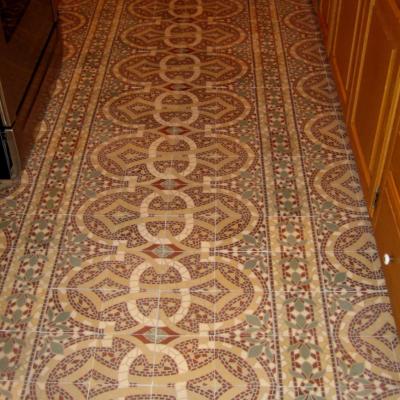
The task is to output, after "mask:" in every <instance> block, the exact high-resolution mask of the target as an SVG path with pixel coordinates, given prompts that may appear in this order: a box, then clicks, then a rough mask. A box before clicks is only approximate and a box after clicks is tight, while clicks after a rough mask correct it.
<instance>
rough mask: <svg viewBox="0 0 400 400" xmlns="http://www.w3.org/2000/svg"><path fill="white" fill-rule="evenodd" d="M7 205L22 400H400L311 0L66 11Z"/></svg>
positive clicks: (16, 386) (4, 321) (8, 394)
mask: <svg viewBox="0 0 400 400" xmlns="http://www.w3.org/2000/svg"><path fill="white" fill-rule="evenodd" d="M59 11H60V30H61V36H62V37H61V40H62V51H60V52H59V54H58V57H57V58H56V59H55V60H54V62H53V64H52V66H51V68H50V70H49V73H48V75H47V77H46V80H45V83H44V87H43V89H42V93H41V96H40V97H39V99H38V101H37V104H36V105H35V107H36V109H35V111H36V112H35V113H33V116H32V117H30V121H29V124H30V125H29V126H30V127H32V129H33V130H34V132H35V145H34V148H33V150H32V152H31V154H30V155H29V160H28V161H29V162H28V163H27V167H26V169H25V171H24V173H23V176H22V178H21V180H20V181H19V182H17V183H14V184H12V185H9V186H7V187H4V188H2V190H1V192H0V202H1V209H0V218H1V224H0V265H1V269H2V274H1V277H0V284H1V288H2V290H1V292H0V296H1V299H2V301H1V315H2V317H1V321H0V324H1V325H0V374H1V379H0V382H1V386H0V397H1V398H8V399H74V400H78V399H99V400H100V399H114V398H117V399H122V398H123V399H130V400H133V399H137V400H138V399H160V400H161V399H165V400H167V399H168V400H172V399H177V400H178V399H179V400H180V399H199V400H200V399H212V400H214V399H215V400H216V399H221V400H222V399H249V400H250V399H254V400H255V399H260V400H261V399H263V400H266V399H271V400H272V399H296V400H305V399H314V400H321V399H340V400H344V399H376V398H379V399H395V398H397V397H398V396H400V360H399V359H398V357H399V356H400V348H399V340H398V336H397V334H396V330H395V326H394V322H393V318H392V316H391V308H390V304H389V302H388V297H387V292H386V288H385V285H384V281H383V275H382V272H381V269H380V265H379V261H378V257H377V252H376V246H375V241H374V238H373V235H372V232H371V226H370V223H369V220H368V215H367V212H366V209H365V206H364V203H363V197H362V193H361V188H360V184H359V181H358V176H357V172H356V168H355V165H354V162H353V159H352V155H351V151H350V149H349V144H348V139H347V133H346V130H345V126H344V123H343V119H342V117H341V115H340V113H339V112H338V109H339V103H338V100H337V94H336V92H335V90H334V89H333V87H334V86H333V83H332V79H331V77H330V72H329V67H328V66H327V64H326V60H325V57H324V50H323V46H322V40H321V37H320V34H319V32H318V24H317V21H316V17H315V15H314V14H313V11H312V8H311V5H310V2H309V1H308V0H296V1H295V0H280V1H275V0H257V1H250V0H249V1H248V0H223V1H222V0H117V1H114V0H83V1H82V0H79V1H78V0H63V1H62V2H61V4H60V6H59Z"/></svg>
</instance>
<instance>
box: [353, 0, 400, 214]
mask: <svg viewBox="0 0 400 400" xmlns="http://www.w3.org/2000/svg"><path fill="white" fill-rule="evenodd" d="M397 15H398V8H397V6H396V4H395V3H394V0H377V1H376V2H375V4H374V1H372V2H371V7H370V10H369V13H368V18H367V24H366V33H365V41H364V47H363V52H362V54H361V61H360V64H359V66H358V69H357V70H356V74H355V76H357V77H358V79H357V81H356V82H355V84H356V86H355V90H354V93H352V96H353V98H352V104H351V114H350V123H349V126H350V132H351V136H352V139H353V144H354V150H355V153H356V156H357V159H358V162H359V167H360V173H361V180H362V183H363V187H364V191H365V195H366V197H367V203H368V205H369V209H370V212H371V213H372V212H373V209H372V204H373V198H374V193H375V189H376V186H377V184H378V181H379V180H380V178H381V175H382V168H383V165H382V160H384V158H385V154H386V148H387V138H388V137H389V136H390V135H389V134H390V131H391V129H392V125H393V114H394V112H393V110H394V109H395V107H396V104H395V103H396V101H397V99H398V87H397V88H396V79H397V75H398V67H399V52H398V50H399V46H400V34H399V23H398V19H397ZM397 86H398V85H397Z"/></svg>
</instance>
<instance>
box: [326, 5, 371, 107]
mask: <svg viewBox="0 0 400 400" xmlns="http://www.w3.org/2000/svg"><path fill="white" fill-rule="evenodd" d="M362 3H363V2H362V1H361V0H354V1H346V0H339V1H338V6H337V18H336V24H335V25H336V26H335V34H334V36H335V38H334V42H333V48H332V66H333V69H334V73H335V77H336V82H337V85H338V89H339V94H340V97H341V99H342V103H343V106H344V111H345V113H346V106H347V102H348V95H349V83H350V75H351V72H352V66H353V63H354V58H355V52H356V42H357V38H358V33H359V25H360V14H361V8H362V7H361V5H362Z"/></svg>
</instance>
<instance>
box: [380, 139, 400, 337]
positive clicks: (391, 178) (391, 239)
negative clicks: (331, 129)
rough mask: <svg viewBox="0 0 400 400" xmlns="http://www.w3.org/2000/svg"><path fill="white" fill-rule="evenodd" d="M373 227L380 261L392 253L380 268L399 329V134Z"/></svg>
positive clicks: (388, 164) (387, 170) (386, 169)
mask: <svg viewBox="0 0 400 400" xmlns="http://www.w3.org/2000/svg"><path fill="white" fill-rule="evenodd" d="M374 228H375V236H376V240H377V244H378V248H379V253H380V255H381V259H382V264H383V261H384V260H383V257H384V255H385V254H386V255H388V256H390V257H391V259H390V263H389V265H387V266H383V270H384V273H385V278H386V283H387V287H388V290H389V293H390V298H391V301H392V306H393V312H394V315H395V319H396V323H397V327H398V330H399V332H400V134H398V135H397V140H396V141H395V145H394V148H393V153H392V154H391V157H390V161H389V162H388V163H387V166H386V168H385V177H384V180H383V186H382V188H381V195H380V198H379V201H378V205H377V209H376V213H375V216H374Z"/></svg>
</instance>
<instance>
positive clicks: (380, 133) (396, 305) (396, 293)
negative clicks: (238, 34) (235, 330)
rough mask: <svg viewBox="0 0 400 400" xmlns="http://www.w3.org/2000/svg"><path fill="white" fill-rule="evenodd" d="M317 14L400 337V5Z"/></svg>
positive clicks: (326, 1) (356, 2)
mask: <svg viewBox="0 0 400 400" xmlns="http://www.w3.org/2000/svg"><path fill="white" fill-rule="evenodd" d="M317 10H318V12H319V19H320V21H321V29H322V31H323V33H324V37H325V41H326V42H327V44H328V55H329V58H330V61H331V64H332V69H333V74H334V77H335V80H336V83H337V87H338V91H339V95H340V98H341V101H342V105H343V111H344V114H345V117H346V124H347V127H348V130H349V133H350V138H351V142H352V145H353V150H354V153H355V156H356V160H357V164H358V167H359V172H360V178H361V183H362V186H363V190H364V194H365V198H366V201H367V206H368V211H369V213H370V215H371V218H372V223H373V226H374V229H375V234H376V238H377V244H378V249H379V252H380V256H381V259H382V263H383V264H384V262H383V261H384V255H386V261H388V260H389V256H390V265H388V266H385V267H384V271H385V276H386V280H387V285H388V288H389V291H390V293H391V298H392V302H393V310H394V313H395V317H396V321H397V324H398V328H399V332H400V103H399V98H400V0H320V1H319V4H318V6H317ZM327 38H328V39H327Z"/></svg>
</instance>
